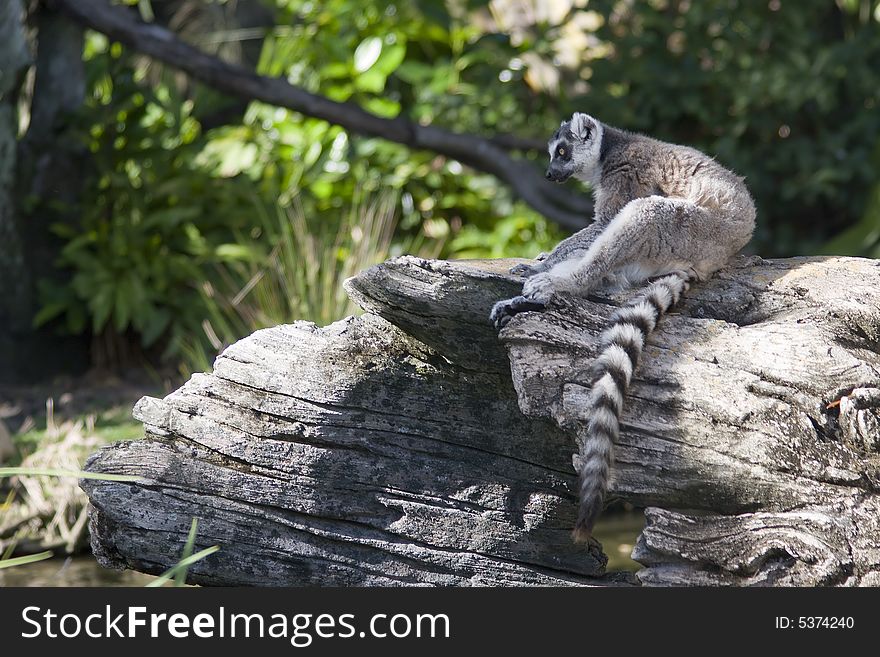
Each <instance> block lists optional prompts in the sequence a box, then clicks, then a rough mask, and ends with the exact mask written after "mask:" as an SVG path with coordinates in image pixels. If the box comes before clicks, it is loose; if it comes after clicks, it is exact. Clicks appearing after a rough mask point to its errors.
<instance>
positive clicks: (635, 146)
mask: <svg viewBox="0 0 880 657" xmlns="http://www.w3.org/2000/svg"><path fill="white" fill-rule="evenodd" d="M609 133H610V134H609ZM605 135H606V136H611V142H612V143H611V144H610V145H609V146H608V147H607V150H606V153H605V158H604V161H603V164H602V176H601V178H600V181H599V186H601V185H602V182H601V179H609V178H613V177H614V176H615V174H621V173H625V174H626V175H628V176H630V177H633V178H635V179H637V180H638V181H639V192H640V193H638V194H637V195H634V196H633V198H638V197H641V196H650V195H652V194H657V195H659V196H666V197H670V198H681V199H685V200H687V201H690V202H692V203H694V204H695V205H697V206H699V207H702V208H705V209H706V210H709V211H713V212H723V213H726V214H728V215H729V216H730V218H731V220H733V221H735V222H737V223H741V224H742V228H743V229H747V228H748V226H749V224H751V225H754V221H755V206H754V202H753V201H752V197H751V194H749V191H748V189H747V187H746V185H745V182H744V181H743V179H742V178H741V177H740V176H737V175H736V174H735V173H733V172H732V171H730V170H729V169H727V168H725V167H723V166H722V165H720V164H719V163H718V162H716V161H715V159H714V158H711V157H709V156H708V155H706V154H705V153H703V152H701V151H698V150H697V149H695V148H691V147H690V146H681V145H679V144H671V143H668V142H664V141H660V140H658V139H652V138H651V137H646V136H644V135H637V134H632V133H627V132H624V131H622V130H618V129H616V128H611V127H610V126H606V127H605ZM630 200H631V199H630ZM743 232H744V233H745V230H744V231H743ZM750 237H751V230H748V235H745V234H744V235H743V236H742V237H741V238H740V240H734V241H740V242H741V243H740V244H739V246H737V247H736V250H739V249H740V248H742V247H743V246H745V244H746V243H747V242H748V240H749V238H750Z"/></svg>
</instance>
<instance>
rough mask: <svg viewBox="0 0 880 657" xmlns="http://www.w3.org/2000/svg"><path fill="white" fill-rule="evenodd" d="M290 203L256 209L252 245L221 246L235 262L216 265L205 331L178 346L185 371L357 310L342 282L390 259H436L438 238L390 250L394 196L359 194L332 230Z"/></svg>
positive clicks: (205, 299) (206, 290) (207, 292)
mask: <svg viewBox="0 0 880 657" xmlns="http://www.w3.org/2000/svg"><path fill="white" fill-rule="evenodd" d="M297 201H298V200H295V202H294V203H293V204H292V205H290V206H286V207H284V206H280V205H274V206H271V208H270V207H264V208H260V212H259V213H258V214H259V219H260V226H259V230H258V231H257V232H255V236H254V238H253V239H240V240H239V241H238V242H237V243H235V244H228V245H223V246H221V247H220V249H228V250H229V251H230V253H235V254H236V255H237V256H238V257H237V258H235V259H234V260H233V259H230V260H229V261H228V262H225V263H223V264H218V265H217V267H216V272H215V273H216V275H215V276H214V279H213V282H211V283H205V284H204V285H203V286H202V288H201V292H202V299H201V301H202V304H201V306H202V307H203V308H204V309H205V312H206V316H205V319H204V321H203V323H202V327H201V328H202V332H201V333H200V334H197V335H193V336H190V337H189V338H188V339H187V340H185V341H184V342H183V344H182V354H183V356H184V369H185V370H188V371H208V370H210V368H211V363H212V361H213V358H214V356H215V355H216V354H217V352H218V351H220V350H221V349H223V348H224V347H225V346H227V345H228V344H230V343H231V342H233V341H234V340H236V339H238V338H240V337H241V336H243V335H248V334H250V333H253V332H254V331H256V330H257V329H260V328H265V327H268V326H275V325H278V324H282V323H285V322H290V321H292V320H294V319H303V320H309V321H313V322H316V323H317V324H319V325H322V326H323V325H326V324H329V323H331V322H334V321H336V320H338V319H342V318H343V317H345V316H347V315H352V314H355V313H357V312H358V310H359V309H358V308H357V306H356V305H355V304H354V303H353V302H352V301H351V300H350V299H349V298H348V295H347V294H346V293H345V290H344V289H343V286H342V284H343V282H344V281H345V280H346V279H347V278H349V277H351V276H354V275H355V274H357V273H358V272H360V271H362V270H364V269H366V268H367V267H370V266H371V265H375V264H377V263H379V262H382V261H384V260H386V259H387V258H389V257H391V256H394V255H400V254H402V253H411V254H416V255H420V256H422V257H426V258H430V257H437V255H438V254H439V253H440V251H441V249H442V247H443V239H442V238H437V237H427V236H424V235H423V236H419V237H415V238H409V239H407V240H406V241H405V243H402V244H394V243H393V237H394V233H395V229H396V227H397V221H396V216H395V206H396V205H397V195H396V194H394V193H390V192H387V193H385V194H382V195H379V196H377V197H367V196H366V195H365V194H363V193H359V194H358V195H357V198H356V199H355V205H353V206H352V207H351V208H349V209H348V210H347V211H346V212H345V213H343V214H342V215H341V217H342V220H341V221H340V222H339V223H338V224H337V225H327V224H323V225H320V224H319V225H316V224H315V222H310V221H309V220H308V217H307V216H306V215H305V213H304V211H303V209H302V207H301V206H300V204H299V203H298V202H297Z"/></svg>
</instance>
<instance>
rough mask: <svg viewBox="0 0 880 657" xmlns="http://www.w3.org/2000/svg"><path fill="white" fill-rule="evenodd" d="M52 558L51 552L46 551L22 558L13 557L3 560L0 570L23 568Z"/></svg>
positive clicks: (0, 562) (0, 563)
mask: <svg viewBox="0 0 880 657" xmlns="http://www.w3.org/2000/svg"><path fill="white" fill-rule="evenodd" d="M52 556H53V555H52V552H50V551H49V550H47V551H45V552H38V553H37V554H27V555H25V556H23V557H15V558H14V559H3V560H2V561H0V570H2V569H3V568H12V567H13V566H23V565H24V564H26V563H34V562H37V561H43V560H44V559H51V558H52Z"/></svg>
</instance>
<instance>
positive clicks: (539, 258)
mask: <svg viewBox="0 0 880 657" xmlns="http://www.w3.org/2000/svg"><path fill="white" fill-rule="evenodd" d="M549 257H550V254H549V253H547V252H546V251H544V252H542V253H539V254H538V255H536V256H535V260H537V261H538V262H544V261H545V260H546V259H547V258H549Z"/></svg>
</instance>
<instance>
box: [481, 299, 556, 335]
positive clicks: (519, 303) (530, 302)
mask: <svg viewBox="0 0 880 657" xmlns="http://www.w3.org/2000/svg"><path fill="white" fill-rule="evenodd" d="M544 308H545V304H544V303H541V302H540V301H535V300H534V299H526V298H525V297H522V296H520V297H513V298H512V299H505V300H504V301H499V302H498V303H496V304H495V305H494V306H492V312H491V313H490V314H489V319H490V320H491V322H492V323H493V324H494V325H495V328H496V329H497V330H499V331H500V330H501V329H503V328H504V327H505V326H507V322H509V321H510V320H511V318H512V317H513V316H514V315H518V314H519V313H525V312H535V311H541V310H544Z"/></svg>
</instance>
